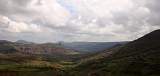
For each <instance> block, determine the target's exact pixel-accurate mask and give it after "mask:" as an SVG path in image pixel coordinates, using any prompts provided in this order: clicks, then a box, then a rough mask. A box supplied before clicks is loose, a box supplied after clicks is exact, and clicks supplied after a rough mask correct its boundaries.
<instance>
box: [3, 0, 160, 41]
mask: <svg viewBox="0 0 160 76" xmlns="http://www.w3.org/2000/svg"><path fill="white" fill-rule="evenodd" d="M159 3H160V0H0V40H4V39H5V40H12V41H16V40H27V41H34V42H55V41H69V42H70V41H71V42H72V41H94V42H95V41H103V42H104V41H127V40H134V39H136V38H139V37H141V36H143V35H145V34H147V33H149V32H151V31H153V30H155V29H159V28H160V5H159Z"/></svg>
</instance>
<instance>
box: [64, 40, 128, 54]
mask: <svg viewBox="0 0 160 76" xmlns="http://www.w3.org/2000/svg"><path fill="white" fill-rule="evenodd" d="M126 43H128V41H126V42H70V43H69V42H68V43H65V42H64V43H62V46H64V47H65V48H70V49H74V50H78V51H82V52H98V51H103V50H105V49H109V48H111V47H113V46H115V45H123V44H126Z"/></svg>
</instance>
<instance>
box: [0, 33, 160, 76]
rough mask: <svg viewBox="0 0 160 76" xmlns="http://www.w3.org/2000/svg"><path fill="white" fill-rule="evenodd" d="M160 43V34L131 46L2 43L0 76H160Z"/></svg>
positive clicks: (107, 43)
mask: <svg viewBox="0 0 160 76" xmlns="http://www.w3.org/2000/svg"><path fill="white" fill-rule="evenodd" d="M159 42H160V30H155V31H153V32H151V33H149V34H147V35H145V36H143V37H141V38H139V39H137V40H134V41H130V42H105V43H104V42H103V43H100V42H77V43H62V44H58V43H44V44H37V43H32V42H27V41H17V42H10V41H6V40H0V76H159V75H160V73H159V71H160V43H159ZM92 49H94V50H92ZM96 50H97V51H96Z"/></svg>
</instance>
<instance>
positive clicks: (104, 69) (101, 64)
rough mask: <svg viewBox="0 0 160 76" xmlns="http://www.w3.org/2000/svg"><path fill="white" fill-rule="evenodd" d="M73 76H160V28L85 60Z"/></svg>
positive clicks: (73, 70) (74, 71)
mask: <svg viewBox="0 0 160 76" xmlns="http://www.w3.org/2000/svg"><path fill="white" fill-rule="evenodd" d="M71 71H72V73H71V74H70V75H72V76H159V75H160V73H159V71H160V30H155V31H153V32H151V33H149V34H147V35H145V36H143V37H141V38H139V39H137V40H134V41H132V42H129V43H127V44H126V45H123V46H116V47H114V48H111V49H109V50H105V51H103V52H101V53H99V54H97V55H94V56H92V57H89V58H86V60H85V61H84V60H82V61H81V63H80V64H79V65H77V66H76V67H74V68H72V70H71Z"/></svg>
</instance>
